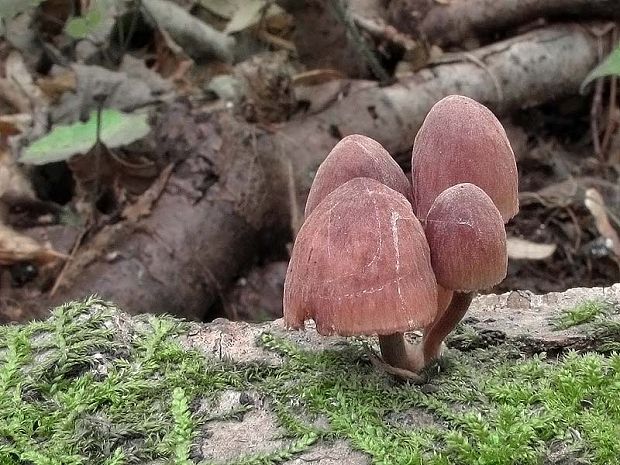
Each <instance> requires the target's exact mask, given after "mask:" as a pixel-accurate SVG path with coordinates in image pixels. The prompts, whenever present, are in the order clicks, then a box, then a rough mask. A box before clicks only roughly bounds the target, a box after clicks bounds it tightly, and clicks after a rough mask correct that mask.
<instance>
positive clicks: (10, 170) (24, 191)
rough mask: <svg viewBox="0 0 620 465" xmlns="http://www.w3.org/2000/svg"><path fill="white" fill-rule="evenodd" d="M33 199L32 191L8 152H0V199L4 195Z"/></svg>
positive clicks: (28, 182)
mask: <svg viewBox="0 0 620 465" xmlns="http://www.w3.org/2000/svg"><path fill="white" fill-rule="evenodd" d="M9 193H10V194H11V195H13V196H18V197H23V198H30V199H34V198H35V195H34V190H33V189H32V186H31V185H30V181H29V180H28V179H27V178H26V176H25V175H24V173H23V172H22V170H21V169H20V167H19V165H18V164H17V163H15V160H13V157H12V156H11V154H10V153H9V152H8V151H2V150H0V199H1V198H2V196H4V195H5V194H9Z"/></svg>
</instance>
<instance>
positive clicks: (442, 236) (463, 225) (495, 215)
mask: <svg viewBox="0 0 620 465" xmlns="http://www.w3.org/2000/svg"><path fill="white" fill-rule="evenodd" d="M425 232H426V238H427V240H428V243H429V246H430V249H431V263H432V264H433V270H434V271H435V276H436V278H437V282H438V283H439V285H441V286H443V287H444V288H446V289H452V290H455V291H475V290H479V289H486V288H488V287H491V286H494V285H495V284H497V283H499V282H500V281H501V280H502V279H504V278H505V277H506V271H507V267H508V253H507V251H506V231H505V230H504V222H503V221H502V217H501V215H500V214H499V211H498V210H497V208H496V207H495V205H494V204H493V201H492V200H491V198H490V197H489V196H488V195H487V194H486V193H485V192H484V191H483V190H482V189H480V188H479V187H478V186H475V185H473V184H469V183H465V184H457V185H456V186H452V187H449V188H448V189H446V190H445V191H443V192H442V193H441V194H439V197H437V198H436V199H435V202H434V203H433V206H432V207H431V209H430V210H429V212H428V216H427V218H426V225H425Z"/></svg>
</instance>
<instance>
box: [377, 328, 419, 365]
mask: <svg viewBox="0 0 620 465" xmlns="http://www.w3.org/2000/svg"><path fill="white" fill-rule="evenodd" d="M379 347H380V348H381V355H382V356H383V361H384V362H385V363H387V364H388V365H392V366H393V367H396V368H403V369H405V370H409V371H413V372H417V371H420V370H421V369H422V368H424V361H423V360H422V357H420V356H419V354H418V351H416V350H415V347H413V346H412V345H411V344H409V343H408V342H407V341H405V337H404V334H403V333H394V334H388V335H384V336H379Z"/></svg>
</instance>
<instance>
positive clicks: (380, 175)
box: [305, 134, 411, 218]
mask: <svg viewBox="0 0 620 465" xmlns="http://www.w3.org/2000/svg"><path fill="white" fill-rule="evenodd" d="M359 177H365V178H371V179H375V180H377V181H379V182H381V183H383V184H385V185H386V186H388V187H390V188H392V189H394V190H395V191H397V192H400V193H401V194H403V195H404V196H405V197H406V198H407V200H409V201H411V184H410V183H409V179H407V176H405V173H404V172H403V170H402V169H401V168H400V166H398V163H396V161H395V160H394V159H393V158H392V157H391V155H390V154H389V153H388V151H387V150H385V149H384V148H383V146H382V145H381V144H380V143H379V142H377V141H376V140H374V139H371V138H370V137H366V136H362V135H359V134H353V135H350V136H346V137H345V138H343V139H342V140H341V141H340V142H338V143H337V144H336V146H335V147H334V148H333V149H332V151H331V152H329V155H327V158H325V160H324V161H323V163H321V165H320V166H319V169H318V170H317V172H316V176H315V177H314V181H313V183H312V187H311V188H310V193H309V194H308V200H307V201H306V211H305V215H306V218H307V217H308V215H310V213H312V210H314V209H315V208H316V206H317V205H318V204H319V203H321V201H322V200H323V199H324V198H325V197H326V196H327V194H329V193H330V192H331V191H333V190H334V189H336V188H337V187H338V186H340V185H342V184H344V183H345V182H347V181H349V180H351V179H353V178H359Z"/></svg>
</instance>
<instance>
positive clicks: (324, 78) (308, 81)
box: [293, 68, 346, 86]
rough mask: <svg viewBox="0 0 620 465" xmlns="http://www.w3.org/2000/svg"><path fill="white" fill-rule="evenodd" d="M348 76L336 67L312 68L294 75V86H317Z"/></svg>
mask: <svg viewBox="0 0 620 465" xmlns="http://www.w3.org/2000/svg"><path fill="white" fill-rule="evenodd" d="M345 78H346V76H345V75H344V74H342V73H341V72H340V71H338V70H335V69H329V68H325V69H312V70H310V71H304V72H303V73H298V74H295V75H294V76H293V85H294V86H316V85H319V84H324V83H326V82H329V81H333V80H334V79H345Z"/></svg>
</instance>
